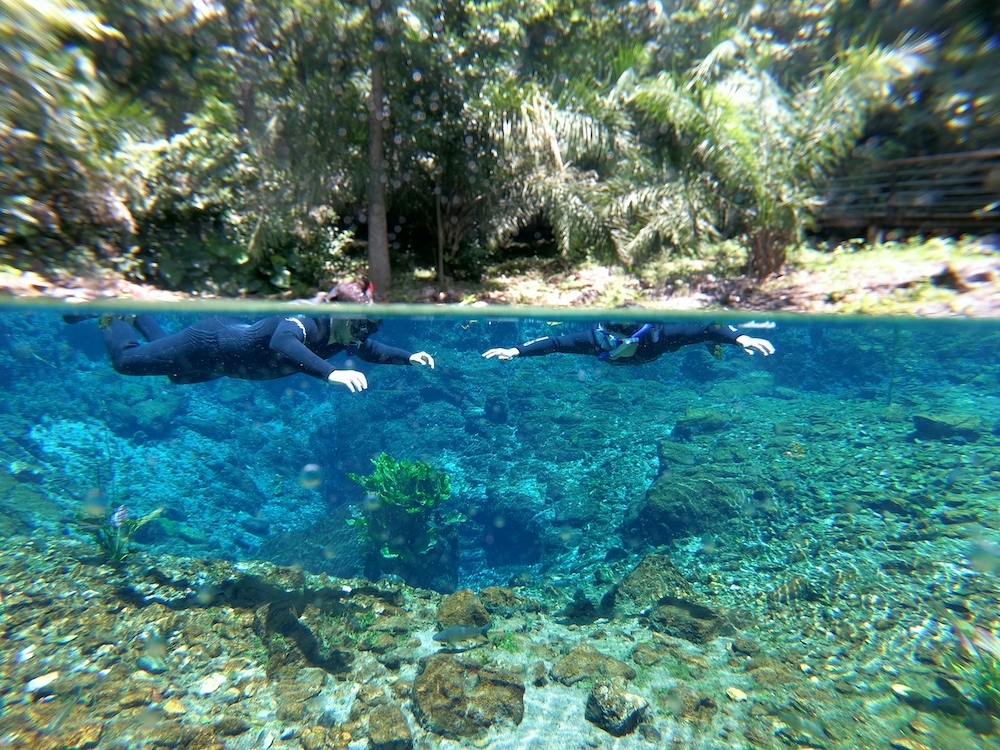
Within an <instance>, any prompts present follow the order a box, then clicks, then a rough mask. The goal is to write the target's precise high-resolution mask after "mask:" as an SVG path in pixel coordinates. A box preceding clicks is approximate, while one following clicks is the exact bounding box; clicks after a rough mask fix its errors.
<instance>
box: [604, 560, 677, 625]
mask: <svg viewBox="0 0 1000 750" xmlns="http://www.w3.org/2000/svg"><path fill="white" fill-rule="evenodd" d="M690 595H691V586H690V585H689V584H688V582H687V580H686V579H685V578H684V576H683V575H681V572H680V570H678V569H677V566H676V565H674V564H673V563H672V562H671V561H670V558H669V557H667V556H666V555H646V557H644V558H643V559H642V561H641V562H640V563H639V564H638V565H637V566H636V568H635V569H634V570H633V571H632V572H631V573H629V574H628V575H626V576H625V578H624V579H623V580H622V582H621V583H620V584H619V585H618V588H617V589H616V590H615V609H616V610H617V612H618V613H619V614H622V615H637V614H640V613H642V612H645V611H646V610H647V609H649V608H650V607H651V606H652V605H653V604H655V603H656V602H658V601H660V600H661V599H662V598H663V597H665V596H676V597H685V596H690Z"/></svg>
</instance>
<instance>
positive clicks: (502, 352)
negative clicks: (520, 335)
mask: <svg viewBox="0 0 1000 750" xmlns="http://www.w3.org/2000/svg"><path fill="white" fill-rule="evenodd" d="M519 354H520V352H519V351H518V350H517V349H490V350H489V351H488V352H483V356H484V357H486V359H499V360H500V361H501V362H509V361H510V360H512V359H514V358H515V357H517V356H518V355H519Z"/></svg>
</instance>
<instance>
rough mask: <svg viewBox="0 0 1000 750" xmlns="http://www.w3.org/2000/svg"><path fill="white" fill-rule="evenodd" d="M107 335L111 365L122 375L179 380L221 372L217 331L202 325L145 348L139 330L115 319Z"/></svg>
mask: <svg viewBox="0 0 1000 750" xmlns="http://www.w3.org/2000/svg"><path fill="white" fill-rule="evenodd" d="M104 336H105V339H104V340H105V344H106V345H107V349H108V355H109V356H110V357H111V364H112V365H113V366H114V368H115V371H116V372H119V373H121V374H122V375H167V376H169V377H177V376H183V375H193V374H195V373H210V372H213V371H214V370H216V369H217V368H216V366H215V363H216V360H217V359H218V345H217V343H216V340H215V335H214V331H212V330H211V329H209V330H205V329H203V328H202V327H201V326H200V325H198V326H191V327H189V328H185V329H184V330H183V331H180V332H179V333H175V334H173V335H171V336H163V337H162V338H158V339H156V340H155V341H151V342H150V343H148V344H145V345H143V344H140V343H139V331H137V330H136V328H135V327H133V326H131V325H129V324H128V323H125V322H124V321H121V320H114V321H112V323H111V325H110V326H108V328H107V330H106V331H105V334H104ZM189 382H190V381H189Z"/></svg>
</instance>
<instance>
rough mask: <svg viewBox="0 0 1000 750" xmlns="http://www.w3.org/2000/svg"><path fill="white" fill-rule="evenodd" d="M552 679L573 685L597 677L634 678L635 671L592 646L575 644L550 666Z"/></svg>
mask: <svg viewBox="0 0 1000 750" xmlns="http://www.w3.org/2000/svg"><path fill="white" fill-rule="evenodd" d="M551 676H552V679H553V680H556V681H557V682H561V683H562V684H563V685H566V686H573V685H575V684H576V683H578V682H582V681H583V680H590V679H596V678H598V677H621V678H623V679H626V680H634V679H635V676H636V671H635V670H634V669H632V667H630V666H629V665H628V664H626V663H625V662H623V661H618V659H612V658H611V657H610V656H605V655H604V654H602V653H601V652H600V651H598V650H597V649H596V648H594V647H593V646H577V647H576V648H574V649H573V650H572V651H570V652H569V653H568V654H566V656H564V657H563V658H562V659H560V660H559V661H557V662H556V663H555V664H554V665H553V666H552V672H551Z"/></svg>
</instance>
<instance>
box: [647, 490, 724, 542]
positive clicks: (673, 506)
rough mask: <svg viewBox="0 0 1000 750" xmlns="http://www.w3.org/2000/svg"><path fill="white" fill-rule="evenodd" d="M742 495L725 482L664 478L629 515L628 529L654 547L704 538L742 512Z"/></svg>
mask: <svg viewBox="0 0 1000 750" xmlns="http://www.w3.org/2000/svg"><path fill="white" fill-rule="evenodd" d="M740 502H741V498H740V495H739V493H738V492H737V491H736V490H735V489H734V488H732V487H731V486H729V484H728V483H726V482H724V481H722V480H712V479H698V478H691V479H687V478H685V479H678V478H677V477H675V476H672V475H670V474H662V475H660V476H659V477H657V479H656V480H655V481H654V482H653V484H652V486H650V488H649V490H648V491H647V492H646V497H645V498H643V499H642V500H641V501H639V503H638V504H637V505H636V506H633V509H632V511H631V512H630V513H629V519H630V520H629V523H628V527H629V528H630V529H631V530H632V532H633V533H635V534H636V535H638V536H640V537H641V538H644V539H647V540H649V541H651V542H653V543H665V542H669V541H670V540H672V539H676V538H678V537H683V536H691V535H693V534H704V533H706V532H708V531H712V530H714V529H716V528H718V527H719V526H722V525H723V524H725V523H727V522H728V521H730V520H731V519H732V518H734V517H735V516H736V514H737V513H738V512H739V508H740Z"/></svg>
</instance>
